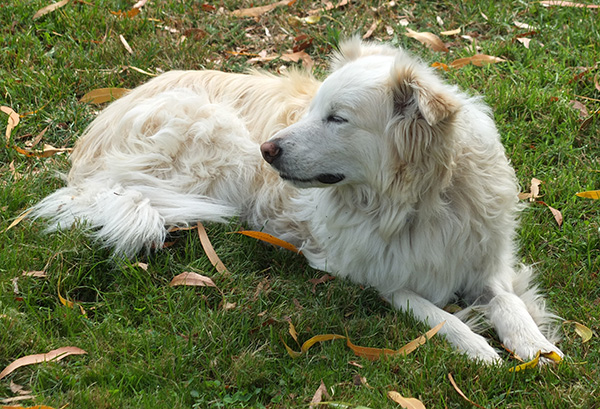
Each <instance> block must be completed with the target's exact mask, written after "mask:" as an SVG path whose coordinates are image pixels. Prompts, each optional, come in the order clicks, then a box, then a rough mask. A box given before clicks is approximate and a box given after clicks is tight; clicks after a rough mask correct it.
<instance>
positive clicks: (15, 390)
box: [10, 381, 31, 395]
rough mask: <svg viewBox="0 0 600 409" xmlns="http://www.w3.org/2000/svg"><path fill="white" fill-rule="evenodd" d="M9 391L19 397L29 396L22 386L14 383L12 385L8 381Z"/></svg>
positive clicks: (28, 392) (28, 391) (11, 382)
mask: <svg viewBox="0 0 600 409" xmlns="http://www.w3.org/2000/svg"><path fill="white" fill-rule="evenodd" d="M10 391H11V392H12V393H17V394H19V395H29V394H31V391H30V390H26V389H25V388H24V387H23V386H21V385H18V384H16V383H14V382H13V381H10Z"/></svg>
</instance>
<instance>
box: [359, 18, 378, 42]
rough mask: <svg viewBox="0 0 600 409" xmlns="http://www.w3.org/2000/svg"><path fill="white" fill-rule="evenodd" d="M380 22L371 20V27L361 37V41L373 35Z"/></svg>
mask: <svg viewBox="0 0 600 409" xmlns="http://www.w3.org/2000/svg"><path fill="white" fill-rule="evenodd" d="M380 22H381V21H380V20H373V24H371V27H369V29H368V30H367V32H366V33H365V34H364V35H363V36H362V38H363V40H366V39H367V38H370V37H371V36H372V35H373V33H374V32H375V30H377V26H378V25H379V23H380Z"/></svg>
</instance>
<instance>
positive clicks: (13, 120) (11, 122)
mask: <svg viewBox="0 0 600 409" xmlns="http://www.w3.org/2000/svg"><path fill="white" fill-rule="evenodd" d="M0 111H2V112H4V113H5V114H7V115H8V125H7V126H6V144H7V146H8V142H9V141H10V134H11V133H12V131H13V129H15V127H16V126H17V125H18V124H19V114H17V113H16V112H15V111H14V110H13V109H12V108H10V107H7V106H1V107H0Z"/></svg>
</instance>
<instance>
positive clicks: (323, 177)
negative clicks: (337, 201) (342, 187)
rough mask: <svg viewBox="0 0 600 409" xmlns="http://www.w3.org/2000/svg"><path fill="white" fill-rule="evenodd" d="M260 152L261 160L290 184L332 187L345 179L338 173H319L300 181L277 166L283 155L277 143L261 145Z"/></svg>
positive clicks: (268, 142) (269, 142)
mask: <svg viewBox="0 0 600 409" xmlns="http://www.w3.org/2000/svg"><path fill="white" fill-rule="evenodd" d="M260 152H261V154H262V157H263V159H264V160H265V161H267V163H269V164H270V165H271V166H273V167H274V168H275V169H277V170H279V175H280V176H281V178H282V179H285V180H289V181H291V182H297V183H308V184H311V183H314V182H319V183H322V184H324V185H333V184H335V183H338V182H341V181H342V180H344V178H345V176H344V175H342V174H340V173H321V174H319V175H317V176H316V177H314V178H311V179H302V178H297V177H294V176H292V175H288V174H286V173H285V172H284V171H282V169H281V167H280V166H278V163H277V162H278V161H279V159H280V158H281V155H282V153H283V150H282V149H281V146H279V144H277V142H272V141H267V142H265V143H263V144H262V145H261V146H260Z"/></svg>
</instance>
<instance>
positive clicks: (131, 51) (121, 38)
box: [119, 9, 137, 54]
mask: <svg viewBox="0 0 600 409" xmlns="http://www.w3.org/2000/svg"><path fill="white" fill-rule="evenodd" d="M135 10H137V9H135ZM119 40H121V44H123V47H125V49H126V50H127V52H128V53H129V54H133V49H132V48H131V46H130V45H129V43H128V42H127V40H125V37H123V35H122V34H119Z"/></svg>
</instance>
